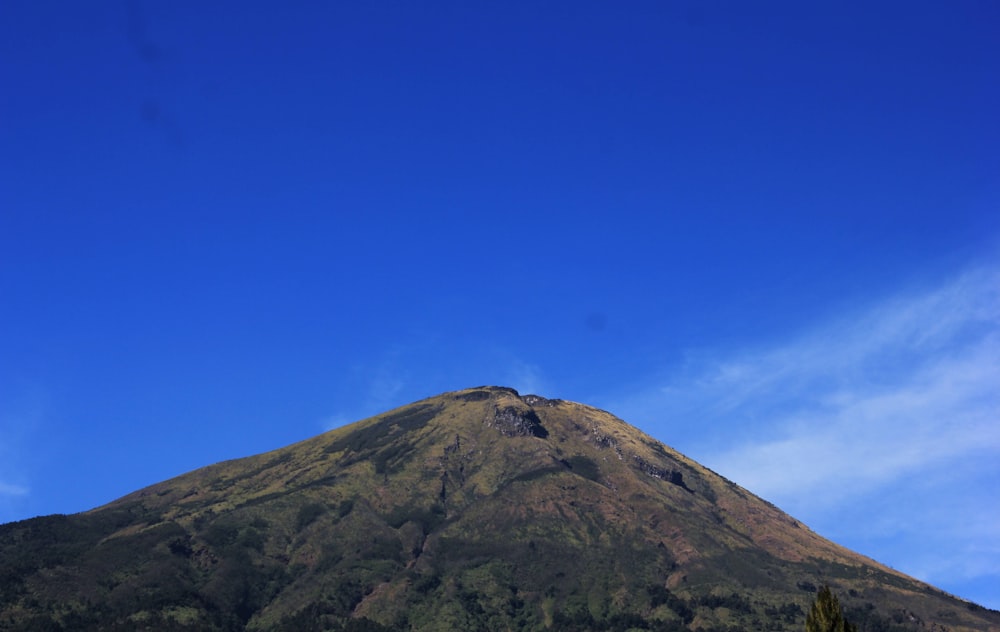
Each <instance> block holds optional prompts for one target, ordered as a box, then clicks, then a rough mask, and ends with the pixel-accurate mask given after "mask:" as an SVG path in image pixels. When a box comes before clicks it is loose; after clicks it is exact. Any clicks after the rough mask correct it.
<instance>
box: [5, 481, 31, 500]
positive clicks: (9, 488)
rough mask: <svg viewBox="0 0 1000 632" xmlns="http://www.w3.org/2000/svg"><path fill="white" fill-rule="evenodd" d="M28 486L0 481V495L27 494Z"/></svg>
mask: <svg viewBox="0 0 1000 632" xmlns="http://www.w3.org/2000/svg"><path fill="white" fill-rule="evenodd" d="M27 495H28V488H27V487H22V486H21V485H13V484H11V483H4V482H3V481H0V496H27Z"/></svg>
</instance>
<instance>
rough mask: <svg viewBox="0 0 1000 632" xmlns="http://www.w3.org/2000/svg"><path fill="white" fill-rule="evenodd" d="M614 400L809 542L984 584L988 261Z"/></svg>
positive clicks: (998, 549) (993, 333)
mask: <svg viewBox="0 0 1000 632" xmlns="http://www.w3.org/2000/svg"><path fill="white" fill-rule="evenodd" d="M624 399H626V400H628V403H626V404H625V405H624V406H621V407H619V408H618V409H619V410H623V411H624V412H625V413H626V414H630V415H632V417H631V419H635V421H636V422H637V423H640V424H642V425H644V426H646V427H647V428H650V429H651V430H653V431H654V432H657V430H656V429H657V428H665V427H666V426H667V424H669V425H670V433H671V434H672V435H675V436H674V437H669V436H665V437H663V438H664V439H665V440H667V441H668V442H673V443H674V444H675V445H677V447H679V448H681V449H682V451H685V452H687V453H688V454H690V455H691V456H692V457H694V458H696V459H697V460H699V461H700V462H702V463H705V464H706V465H708V466H709V467H711V468H712V469H714V470H716V471H718V472H720V473H722V474H723V475H725V476H727V477H728V478H731V479H733V480H734V481H736V482H737V483H739V484H741V485H743V486H744V487H746V488H748V489H750V490H751V491H753V492H754V493H756V494H758V495H760V496H762V497H764V498H767V499H768V500H770V501H772V502H775V503H777V504H778V505H779V506H781V507H783V508H785V509H786V510H788V511H789V512H790V513H792V514H793V515H796V516H797V517H799V518H800V519H802V520H804V521H805V522H807V523H809V524H811V525H812V526H813V527H814V528H816V529H817V530H819V531H820V532H821V533H826V534H829V535H830V537H835V538H837V539H838V540H839V541H841V542H842V543H845V544H848V545H849V546H850V545H851V543H853V542H862V541H865V540H868V541H871V542H872V545H873V547H874V548H869V549H868V550H865V551H864V552H866V553H868V554H869V555H872V556H873V557H876V558H877V559H880V560H881V561H885V562H887V563H892V564H894V565H896V566H897V567H898V568H900V569H901V570H904V571H905V572H909V573H911V574H913V575H916V576H918V577H921V578H923V579H926V580H928V581H931V582H935V583H937V582H939V581H944V580H948V581H952V580H953V581H959V580H968V579H973V578H980V579H985V580H987V581H989V582H994V581H995V582H997V583H994V584H992V585H994V586H996V585H1000V575H998V574H997V571H996V569H997V568H1000V532H998V530H997V529H996V528H995V525H996V524H997V522H996V521H995V518H997V517H998V516H997V510H996V509H993V507H997V506H1000V497H998V494H1000V493H998V491H997V490H996V481H997V480H1000V266H998V265H990V266H982V267H978V268H975V269H971V270H969V271H967V272H965V273H964V274H961V275H959V276H957V277H955V278H953V279H951V280H950V281H949V282H947V283H944V284H942V285H940V286H938V287H935V288H931V289H925V290H923V291H919V292H910V293H908V294H905V295H899V296H896V297H893V298H890V299H888V300H884V301H882V302H880V303H878V304H875V305H869V306H868V307H867V308H863V309H857V310H854V312H853V313H851V314H849V315H846V316H842V317H841V318H839V319H837V320H835V321H833V322H829V323H827V324H826V325H824V326H821V327H818V328H816V329H813V330H811V331H809V332H807V333H806V334H804V335H801V336H798V337H797V338H795V339H793V340H791V341H786V342H782V343H779V344H774V345H771V346H770V347H760V348H757V349H755V350H750V351H744V352H742V353H734V354H715V355H714V356H713V355H711V354H701V355H700V356H692V357H690V358H689V360H688V362H687V363H686V364H685V365H684V366H683V367H682V368H681V369H680V370H678V371H675V372H674V373H673V374H672V375H671V376H669V377H668V378H666V379H664V380H662V381H661V382H660V384H659V385H658V386H655V387H654V388H651V389H648V390H647V391H646V392H644V393H640V394H638V395H636V396H632V397H627V398H624ZM613 409H614V408H613ZM626 419H630V417H628V416H626ZM631 419H630V420H631ZM678 421H680V422H682V423H680V424H678V423H676V422H678ZM691 426H696V427H697V430H692V429H691V428H690V427H691ZM675 431H677V432H675ZM677 439H679V440H680V441H678V440H677ZM969 467H974V468H975V469H974V470H970V469H968V468H969ZM960 471H961V472H966V474H967V476H965V477H964V478H962V479H961V480H957V481H956V480H953V479H952V478H951V477H952V474H953V473H954V472H960ZM926 489H930V490H931V491H930V492H928V494H933V495H925V494H923V493H922V492H921V491H920V490H926ZM935 497H940V498H948V501H947V502H942V503H939V504H937V505H932V504H930V503H928V502H927V499H928V498H935ZM892 499H906V500H907V502H903V501H902V500H901V501H900V502H898V503H897V502H894V500H892ZM915 513H919V514H920V518H919V519H916V518H915V516H914V514H915ZM845 515H849V516H855V517H856V518H857V519H856V520H845V519H844V517H845ZM845 523H846V524H845ZM984 525H987V526H985V527H984ZM873 531H877V532H878V533H877V534H876V535H874V536H873V535H872V534H873ZM879 542H881V545H880V544H879ZM893 542H896V543H897V544H895V545H894V544H893ZM893 546H896V547H897V548H895V549H894V548H893ZM902 546H908V547H909V548H908V549H907V548H898V547H902ZM880 547H881V548H880ZM853 548H858V547H853ZM883 550H884V551H885V554H884V555H880V553H879V551H883ZM901 560H902V561H905V565H906V566H907V567H906V568H904V564H903V563H901V562H900V561H901ZM991 578H992V579H991ZM993 606H994V607H995V606H996V604H993Z"/></svg>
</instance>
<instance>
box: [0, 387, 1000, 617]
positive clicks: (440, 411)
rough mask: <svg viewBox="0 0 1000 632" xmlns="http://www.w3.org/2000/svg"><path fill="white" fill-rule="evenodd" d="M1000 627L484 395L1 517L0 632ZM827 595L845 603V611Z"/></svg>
mask: <svg viewBox="0 0 1000 632" xmlns="http://www.w3.org/2000/svg"><path fill="white" fill-rule="evenodd" d="M817 586H830V587H832V588H833V589H835V590H836V591H837V592H838V593H839V594H840V595H843V596H844V605H845V607H846V614H847V617H848V618H849V620H851V621H852V622H855V623H857V624H858V626H859V629H861V630H862V631H866V632H867V631H872V632H897V631H902V630H911V631H915V630H925V631H930V630H944V629H947V630H953V631H955V632H961V631H968V630H982V631H986V630H1000V613H997V612H994V611H990V610H986V609H983V608H980V607H978V606H974V605H973V604H969V603H967V602H963V601H961V600H958V599H955V598H953V597H950V596H948V595H946V594H944V593H942V592H940V591H938V590H936V589H934V588H932V587H930V586H927V585H926V584H922V583H920V582H917V581H916V580H913V579H911V578H909V577H906V576H904V575H902V574H900V573H897V572H895V571H893V570H892V569H889V568H887V567H884V566H881V565H879V564H878V563H876V562H874V561H872V560H870V559H867V558H865V557H862V556H859V555H857V554H855V553H852V552H851V551H848V550H846V549H844V548H842V547H839V546H837V545H835V544H833V543H831V542H829V541H827V540H825V539H823V538H821V537H819V536H818V535H816V534H815V533H813V532H811V531H810V530H809V529H807V528H806V527H805V526H803V525H801V524H800V523H798V522H797V521H795V520H794V519H792V518H791V517H789V516H787V515H786V514H784V513H782V512H781V511H780V510H778V509H777V508H776V507H774V506H773V505H770V504H769V503H767V502H765V501H763V500H761V499H759V498H757V497H755V496H753V495H752V494H750V493H749V492H747V491H746V490H744V489H742V488H740V487H739V486H737V485H736V484H734V483H732V482H730V481H727V480H725V479H723V478H722V477H720V476H718V475H716V474H714V473H712V472H711V471H709V470H707V469H705V468H704V467H702V466H700V465H698V464H697V463H695V462H693V461H691V460H690V459H687V458H686V457H684V456H683V455H681V454H679V453H677V452H675V451H674V450H672V449H670V448H668V447H667V446H665V445H663V444H661V443H660V442H658V441H656V440H654V439H652V438H650V437H648V436H646V435H644V434H643V433H641V432H640V431H638V430H637V429H635V428H634V427H631V426H629V425H628V424H626V423H624V422H623V421H621V420H619V419H617V418H615V417H613V416H612V415H610V414H608V413H606V412H603V411H600V410H597V409H594V408H590V407H587V406H583V405H580V404H575V403H571V402H565V401H560V400H549V399H544V398H541V397H537V396H532V395H526V396H520V395H519V394H518V393H516V392H515V391H513V390H511V389H506V388H499V387H481V388H475V389H468V390H465V391H459V392H456V393H446V394H443V395H440V396H437V397H432V398H429V399H426V400H423V401H421V402H417V403H415V404H411V405H409V406H404V407H402V408H399V409H397V410H394V411H390V412H388V413H385V414H383V415H379V416H377V417H373V418H370V419H366V420H363V421H359V422H357V423H355V424H352V425H349V426H346V427H343V428H339V429H336V430H333V431H330V432H328V433H325V434H323V435H320V436H318V437H315V438H313V439H309V440H307V441H304V442H301V443H298V444H295V445H292V446H289V447H286V448H282V449H280V450H276V451H274V452H270V453H267V454H262V455H258V456H253V457H249V458H245V459H239V460H235V461H229V462H225V463H219V464H216V465H212V466H209V467H206V468H202V469H199V470H196V471H194V472H190V473H188V474H185V475H182V476H179V477H177V478H174V479H171V480H168V481H165V482H163V483H160V484H157V485H154V486H152V487H149V488H146V489H143V490H140V491H138V492H135V493H133V494H130V495H129V496H126V497H124V498H122V499H119V500H117V501H115V502H113V503H111V504H109V505H106V506H104V507H100V508H97V509H94V510H92V511H89V512H86V513H83V514H78V515H72V516H46V517H40V518H35V519H32V520H26V521H22V522H17V523H11V524H6V525H0V630H296V631H309V630H420V631H433V630H460V629H461V630H623V631H624V630H665V631H675V630H676V631H679V630H691V631H696V630H701V631H702V632H712V631H727V632H728V631H731V630H774V631H779V630H801V629H802V628H803V626H805V624H806V617H807V615H806V612H807V611H808V610H809V608H810V604H811V603H813V601H814V599H815V598H816V597H817V594H818V593H817ZM838 608H839V605H838Z"/></svg>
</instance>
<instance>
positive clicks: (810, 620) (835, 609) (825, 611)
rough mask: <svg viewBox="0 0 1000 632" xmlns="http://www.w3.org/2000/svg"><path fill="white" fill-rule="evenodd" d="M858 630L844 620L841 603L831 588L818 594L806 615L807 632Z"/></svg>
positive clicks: (848, 631) (855, 631)
mask: <svg viewBox="0 0 1000 632" xmlns="http://www.w3.org/2000/svg"><path fill="white" fill-rule="evenodd" d="M857 630H858V628H857V627H856V626H854V625H852V624H851V623H848V622H847V620H846V619H844V611H843V610H842V609H841V607H840V601H839V600H838V599H837V596H836V595H834V594H833V591H831V590H830V587H829V586H823V587H822V588H820V589H819V592H818V593H816V601H814V602H813V605H812V608H810V609H809V614H808V615H806V632H857Z"/></svg>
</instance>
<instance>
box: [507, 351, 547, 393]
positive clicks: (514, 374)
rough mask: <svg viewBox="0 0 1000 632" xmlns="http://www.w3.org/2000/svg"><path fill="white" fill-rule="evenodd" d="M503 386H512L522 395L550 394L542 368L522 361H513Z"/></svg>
mask: <svg viewBox="0 0 1000 632" xmlns="http://www.w3.org/2000/svg"><path fill="white" fill-rule="evenodd" d="M502 385H503V386H510V387H511V388H513V389H515V390H517V392H519V393H521V394H522V395H528V394H536V395H545V394H546V393H549V392H550V391H549V388H548V382H547V381H546V379H545V377H544V376H543V374H542V370H541V368H539V367H538V366H537V365H534V364H529V363H527V362H522V361H520V360H514V361H512V363H511V364H510V366H509V368H508V370H507V375H506V377H505V379H504V381H503V383H502Z"/></svg>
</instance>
